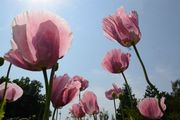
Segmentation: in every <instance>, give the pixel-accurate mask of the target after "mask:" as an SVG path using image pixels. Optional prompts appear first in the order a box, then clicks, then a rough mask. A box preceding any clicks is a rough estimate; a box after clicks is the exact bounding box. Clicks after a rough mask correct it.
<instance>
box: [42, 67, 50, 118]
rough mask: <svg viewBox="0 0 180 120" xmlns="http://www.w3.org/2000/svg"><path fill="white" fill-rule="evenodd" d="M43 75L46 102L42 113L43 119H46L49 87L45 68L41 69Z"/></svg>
mask: <svg viewBox="0 0 180 120" xmlns="http://www.w3.org/2000/svg"><path fill="white" fill-rule="evenodd" d="M42 71H43V76H44V82H45V88H46V103H45V109H44V114H43V120H48V116H49V106H48V104H49V103H48V99H49V92H48V91H49V88H48V76H47V71H46V69H43V70H42Z"/></svg>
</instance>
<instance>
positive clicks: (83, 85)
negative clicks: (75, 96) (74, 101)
mask: <svg viewBox="0 0 180 120" xmlns="http://www.w3.org/2000/svg"><path fill="white" fill-rule="evenodd" d="M72 80H74V81H79V82H80V83H81V88H80V91H83V90H85V89H86V88H87V87H88V85H89V81H88V80H86V79H84V78H83V77H81V76H78V75H76V76H74V77H73V78H72Z"/></svg>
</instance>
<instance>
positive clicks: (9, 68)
mask: <svg viewBox="0 0 180 120" xmlns="http://www.w3.org/2000/svg"><path fill="white" fill-rule="evenodd" d="M11 66H12V64H11V63H10V64H9V67H8V71H7V74H6V78H5V88H4V93H3V100H4V97H5V94H6V89H7V84H8V81H9V74H10V70H11Z"/></svg>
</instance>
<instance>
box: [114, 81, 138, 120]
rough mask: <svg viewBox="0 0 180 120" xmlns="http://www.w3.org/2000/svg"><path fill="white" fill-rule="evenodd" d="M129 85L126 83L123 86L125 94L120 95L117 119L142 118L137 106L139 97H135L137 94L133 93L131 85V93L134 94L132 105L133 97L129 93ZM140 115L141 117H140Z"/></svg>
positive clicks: (135, 119)
mask: <svg viewBox="0 0 180 120" xmlns="http://www.w3.org/2000/svg"><path fill="white" fill-rule="evenodd" d="M127 88H128V86H127V85H126V84H124V87H123V94H122V95H121V96H120V98H119V100H120V104H119V108H118V109H117V115H116V116H117V119H118V120H123V119H124V120H130V119H132V118H134V119H133V120H141V119H140V117H141V116H140V115H139V113H138V110H137V108H136V105H137V99H136V98H135V95H134V94H132V90H131V87H130V86H129V89H130V95H132V104H133V105H132V106H131V99H130V97H129V94H128V89H127ZM139 116H140V117H139Z"/></svg>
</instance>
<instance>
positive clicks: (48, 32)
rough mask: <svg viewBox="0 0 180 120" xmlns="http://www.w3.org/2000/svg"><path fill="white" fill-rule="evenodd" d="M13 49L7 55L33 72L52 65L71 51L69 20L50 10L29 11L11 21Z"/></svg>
mask: <svg viewBox="0 0 180 120" xmlns="http://www.w3.org/2000/svg"><path fill="white" fill-rule="evenodd" d="M12 34H13V40H12V49H11V50H10V51H9V52H8V53H6V54H5V56H4V58H5V59H6V60H7V61H9V62H11V63H12V64H14V65H16V66H18V67H20V68H23V69H27V70H31V71H39V70H42V69H44V68H46V69H49V68H52V66H53V65H55V64H56V63H57V60H58V59H59V58H62V57H63V56H64V55H65V53H66V52H67V51H68V49H69V47H70V44H71V38H72V35H71V34H72V33H71V31H70V28H69V26H68V24H67V23H66V21H65V20H64V19H62V18H60V17H58V16H56V15H54V14H52V13H50V12H47V11H31V12H29V11H27V12H24V13H22V14H20V15H18V16H16V17H15V18H14V20H13V23H12Z"/></svg>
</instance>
